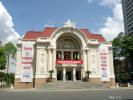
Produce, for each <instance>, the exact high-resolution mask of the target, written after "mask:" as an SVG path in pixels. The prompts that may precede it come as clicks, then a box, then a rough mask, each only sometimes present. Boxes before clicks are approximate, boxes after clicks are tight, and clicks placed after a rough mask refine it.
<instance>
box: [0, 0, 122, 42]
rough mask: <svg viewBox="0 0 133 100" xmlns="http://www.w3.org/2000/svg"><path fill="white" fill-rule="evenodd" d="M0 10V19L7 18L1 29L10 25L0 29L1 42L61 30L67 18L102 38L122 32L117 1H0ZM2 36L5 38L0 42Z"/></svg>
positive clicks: (118, 2)
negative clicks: (26, 34)
mask: <svg viewBox="0 0 133 100" xmlns="http://www.w3.org/2000/svg"><path fill="white" fill-rule="evenodd" d="M2 7H3V12H5V14H3V13H0V19H2V18H4V17H5V18H7V16H8V18H7V19H6V20H4V21H3V20H0V22H2V23H3V24H2V25H3V28H5V27H4V25H5V26H6V24H5V23H11V24H9V25H8V27H7V26H6V28H5V29H4V30H2V29H0V32H1V33H2V32H3V33H2V34H1V33H0V36H1V37H0V39H1V40H3V41H4V42H7V41H14V40H16V38H14V37H15V36H16V37H17V38H18V37H19V35H20V36H23V34H24V33H25V32H27V31H29V30H34V31H42V30H43V29H44V27H46V26H55V27H62V26H63V24H64V23H65V22H66V21H67V19H70V20H71V21H73V22H74V23H75V24H76V26H77V27H78V28H87V29H89V30H90V31H91V32H94V33H100V34H102V35H104V37H105V38H106V39H107V40H110V39H113V38H114V37H115V36H116V35H117V34H118V33H119V32H121V31H123V25H122V24H123V23H122V21H123V19H122V12H121V4H120V0H112V1H111V0H1V7H0V8H2ZM1 11H2V10H1ZM117 12H118V14H117ZM1 16H2V18H1ZM10 17H11V18H10ZM114 24H115V25H114ZM7 28H9V29H7ZM5 30H8V31H6V32H9V33H10V34H8V33H6V32H5ZM9 30H10V31H11V32H10V31H9ZM4 32H5V33H4ZM4 34H5V35H4ZM6 34H7V35H9V38H7V39H3V38H2V37H4V36H7V35H6ZM110 37H112V38H110Z"/></svg>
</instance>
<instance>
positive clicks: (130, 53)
mask: <svg viewBox="0 0 133 100" xmlns="http://www.w3.org/2000/svg"><path fill="white" fill-rule="evenodd" d="M121 48H122V53H123V54H124V56H125V57H127V58H131V59H133V35H131V36H129V35H126V36H124V37H123V38H122V39H121Z"/></svg>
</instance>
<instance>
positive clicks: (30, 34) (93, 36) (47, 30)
mask: <svg viewBox="0 0 133 100" xmlns="http://www.w3.org/2000/svg"><path fill="white" fill-rule="evenodd" d="M56 29H58V28H57V27H46V28H45V29H44V30H43V31H42V32H37V31H28V32H27V33H25V35H24V37H23V40H36V39H37V38H38V37H50V36H51V34H52V33H53V32H54V31H55V30H56ZM80 30H81V32H82V33H83V34H85V36H86V37H87V38H89V39H98V41H99V42H105V41H106V40H105V39H104V37H103V36H102V35H100V34H93V33H91V32H90V31H89V30H88V29H80Z"/></svg>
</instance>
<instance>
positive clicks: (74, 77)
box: [73, 68, 76, 81]
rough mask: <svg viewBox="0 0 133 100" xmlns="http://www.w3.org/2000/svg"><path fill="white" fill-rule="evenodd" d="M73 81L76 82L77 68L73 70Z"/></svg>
mask: <svg viewBox="0 0 133 100" xmlns="http://www.w3.org/2000/svg"><path fill="white" fill-rule="evenodd" d="M73 81H76V68H73Z"/></svg>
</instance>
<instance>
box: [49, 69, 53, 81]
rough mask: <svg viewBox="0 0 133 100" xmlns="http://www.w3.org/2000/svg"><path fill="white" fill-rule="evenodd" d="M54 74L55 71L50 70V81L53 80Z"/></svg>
mask: <svg viewBox="0 0 133 100" xmlns="http://www.w3.org/2000/svg"><path fill="white" fill-rule="evenodd" d="M53 72H54V70H49V73H50V77H49V79H50V81H51V80H52V79H53V77H52V76H53Z"/></svg>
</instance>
